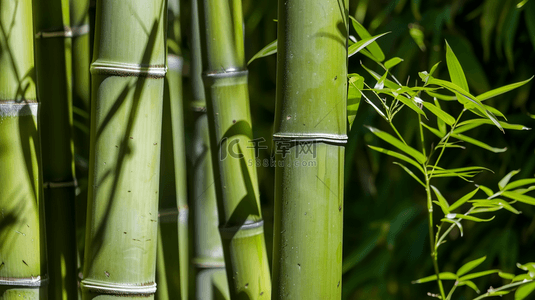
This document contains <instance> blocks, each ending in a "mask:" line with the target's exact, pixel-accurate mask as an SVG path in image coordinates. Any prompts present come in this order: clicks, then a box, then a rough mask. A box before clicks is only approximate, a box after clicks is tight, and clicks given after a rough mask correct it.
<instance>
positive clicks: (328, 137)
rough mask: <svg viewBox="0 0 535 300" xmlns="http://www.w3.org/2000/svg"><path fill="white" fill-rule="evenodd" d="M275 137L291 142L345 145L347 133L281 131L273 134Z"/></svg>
mask: <svg viewBox="0 0 535 300" xmlns="http://www.w3.org/2000/svg"><path fill="white" fill-rule="evenodd" d="M273 139H274V140H276V139H282V140H287V141H289V142H311V143H314V142H322V143H326V144H336V145H345V144H347V135H345V134H330V133H281V132H277V133H274V134H273Z"/></svg>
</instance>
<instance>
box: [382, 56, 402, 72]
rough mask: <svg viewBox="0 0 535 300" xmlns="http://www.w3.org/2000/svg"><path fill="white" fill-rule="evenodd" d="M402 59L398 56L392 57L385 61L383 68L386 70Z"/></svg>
mask: <svg viewBox="0 0 535 300" xmlns="http://www.w3.org/2000/svg"><path fill="white" fill-rule="evenodd" d="M402 61H403V59H402V58H399V57H394V58H391V59H389V60H387V61H386V62H385V68H386V69H387V70H390V69H392V68H393V67H395V66H397V65H398V64H399V63H400V62H402Z"/></svg>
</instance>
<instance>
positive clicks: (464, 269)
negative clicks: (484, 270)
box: [457, 256, 487, 279]
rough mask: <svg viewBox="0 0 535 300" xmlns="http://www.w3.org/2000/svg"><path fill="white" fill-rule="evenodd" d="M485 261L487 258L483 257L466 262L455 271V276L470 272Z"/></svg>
mask: <svg viewBox="0 0 535 300" xmlns="http://www.w3.org/2000/svg"><path fill="white" fill-rule="evenodd" d="M485 259H487V257H486V256H483V257H480V258H478V259H474V260H472V261H469V262H467V263H466V264H464V265H463V266H462V267H460V268H459V270H458V271H457V276H463V275H464V274H466V273H468V272H470V271H472V270H473V269H474V268H475V267H477V266H479V265H480V264H481V263H482V262H484V261H485ZM466 279H470V278H466Z"/></svg>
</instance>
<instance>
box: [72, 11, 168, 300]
mask: <svg viewBox="0 0 535 300" xmlns="http://www.w3.org/2000/svg"><path fill="white" fill-rule="evenodd" d="M135 3H137V2H134V1H121V2H120V3H118V2H106V1H102V2H98V3H97V16H96V19H97V20H96V23H97V30H96V37H95V58H96V60H95V61H94V62H93V64H92V67H91V69H92V74H93V83H92V88H93V97H94V99H93V100H96V101H92V103H91V106H92V109H91V110H92V120H91V121H92V122H91V141H92V142H91V151H90V152H91V158H90V187H91V189H90V191H89V200H88V217H87V220H88V224H87V231H86V232H87V234H86V251H85V254H86V255H85V263H84V279H83V280H82V284H81V285H82V292H83V299H94V298H100V297H101V296H103V295H105V296H104V297H106V298H119V297H125V296H127V297H130V298H136V297H148V298H151V299H152V298H153V297H154V292H155V291H156V284H155V283H154V279H155V278H154V277H155V266H156V244H157V223H158V221H157V216H158V181H159V180H158V179H159V172H158V168H159V163H160V144H161V117H162V115H161V113H162V101H161V99H162V97H163V83H164V81H163V75H164V74H165V66H164V61H165V57H164V54H165V50H164V35H163V32H164V30H163V27H164V24H163V20H164V17H163V13H164V7H165V5H164V3H165V2H164V1H161V2H160V3H155V2H150V1H144V2H143V3H144V4H145V5H144V6H141V7H140V6H137V7H135V8H134V4H135ZM124 6H126V7H129V6H130V7H129V8H130V9H125V7H124ZM158 7H159V8H158ZM103 8H105V9H103ZM147 10H148V12H147V14H146V15H142V16H140V15H137V14H136V13H137V12H140V11H143V12H145V11H147ZM114 13H116V14H119V15H122V16H123V23H126V25H125V24H123V23H114V22H117V20H116V19H115V17H114V18H112V16H115V15H114ZM153 17H154V19H155V20H154V21H152V20H153V19H152V18H153ZM147 19H150V21H149V20H147ZM125 20H126V21H125ZM136 20H137V21H136ZM143 20H145V22H150V23H149V24H151V26H150V27H149V28H150V30H149V29H147V28H146V27H145V26H144V24H143V22H144V21H143ZM128 22H129V23H128ZM136 22H137V23H136ZM128 25H129V26H133V25H134V26H136V27H137V29H142V30H143V31H144V32H145V34H146V36H142V35H140V36H139V38H140V39H141V40H142V44H139V41H138V40H137V39H138V34H134V33H133V32H132V31H130V36H126V41H127V42H129V43H131V44H132V47H133V49H132V51H134V52H130V54H131V55H130V56H131V57H132V55H133V57H134V58H130V61H126V62H122V61H121V60H120V59H124V58H127V59H128V56H123V54H122V53H118V52H117V49H120V48H115V49H114V48H107V47H103V48H101V47H100V43H104V44H106V43H107V42H111V41H110V40H109V39H112V40H115V39H117V38H119V37H117V36H114V34H117V32H119V31H121V30H123V29H122V28H121V26H128ZM100 26H112V28H113V29H114V30H110V31H109V32H108V31H105V30H102V29H101V27H100ZM99 28H100V29H99ZM110 32H111V33H112V35H106V34H107V33H110ZM141 36H142V38H141ZM145 41H146V42H145ZM123 42H124V40H123ZM135 43H138V44H135ZM137 45H141V46H137ZM144 45H146V46H144ZM136 47H137V48H136ZM122 50H123V51H126V50H129V49H122ZM138 53H139V54H141V55H139V56H138ZM101 55H102V57H101ZM107 55H108V56H107ZM109 56H111V58H110V57H109ZM140 56H141V59H139V58H138V57H140ZM123 57H124V58H123ZM99 59H100V60H99ZM106 59H111V61H109V60H106ZM114 59H115V60H114ZM116 60H119V62H116ZM110 63H111V65H110ZM122 63H123V64H125V65H126V66H132V69H126V70H125V69H121V68H119V70H117V69H114V68H113V67H116V66H117V65H121V64H122ZM153 72H154V73H153ZM117 87H119V88H117ZM109 98H112V99H115V100H114V101H113V102H111V103H110V102H109V100H108V99H109ZM114 162H115V163H114ZM108 163H109V164H108ZM123 253H128V255H123Z"/></svg>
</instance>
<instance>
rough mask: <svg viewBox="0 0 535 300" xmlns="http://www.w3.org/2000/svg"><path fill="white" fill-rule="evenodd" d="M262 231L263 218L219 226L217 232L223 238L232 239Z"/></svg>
mask: <svg viewBox="0 0 535 300" xmlns="http://www.w3.org/2000/svg"><path fill="white" fill-rule="evenodd" d="M263 232H264V220H260V221H256V222H251V221H246V222H245V224H243V225H241V226H232V227H219V234H220V235H221V238H223V239H232V238H234V237H235V236H236V237H238V238H239V237H248V236H253V235H258V234H262V233H263Z"/></svg>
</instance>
